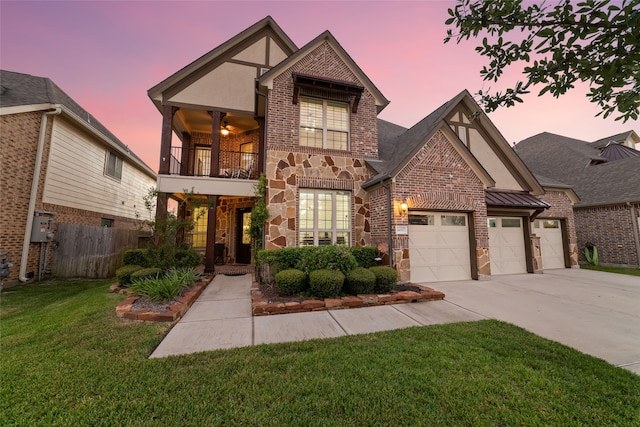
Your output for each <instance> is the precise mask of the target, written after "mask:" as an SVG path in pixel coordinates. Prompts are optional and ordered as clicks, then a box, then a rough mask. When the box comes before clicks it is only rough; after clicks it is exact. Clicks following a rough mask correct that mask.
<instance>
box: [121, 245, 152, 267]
mask: <svg viewBox="0 0 640 427" xmlns="http://www.w3.org/2000/svg"><path fill="white" fill-rule="evenodd" d="M123 259H124V265H139V266H141V267H148V266H149V265H148V264H147V251H146V250H144V249H128V250H126V251H125V252H124V255H123Z"/></svg>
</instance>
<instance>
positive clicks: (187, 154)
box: [169, 147, 258, 179]
mask: <svg viewBox="0 0 640 427" xmlns="http://www.w3.org/2000/svg"><path fill="white" fill-rule="evenodd" d="M219 153H220V155H219V161H218V171H217V173H215V174H213V175H211V149H210V148H209V147H195V148H182V147H171V163H170V165H169V175H182V176H209V177H211V176H212V177H218V178H239V179H258V168H257V167H256V166H257V165H258V153H253V152H244V151H224V150H220V152H219Z"/></svg>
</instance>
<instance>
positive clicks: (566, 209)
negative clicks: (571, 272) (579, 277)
mask: <svg viewBox="0 0 640 427" xmlns="http://www.w3.org/2000/svg"><path fill="white" fill-rule="evenodd" d="M538 198H539V199H540V200H543V201H545V202H547V203H548V204H550V205H551V207H550V208H549V209H547V210H545V211H544V212H542V213H541V214H540V215H538V217H537V218H539V219H545V218H550V219H564V220H565V226H566V232H567V237H568V240H569V241H568V244H569V261H570V266H571V267H572V268H577V267H579V263H578V236H577V235H576V222H575V218H574V215H573V203H571V199H569V196H568V195H567V193H565V192H564V191H557V190H549V191H546V192H545V194H544V195H543V196H539V197H538ZM533 230H534V232H535V229H533ZM542 268H544V265H543V266H542Z"/></svg>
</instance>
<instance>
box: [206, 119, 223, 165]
mask: <svg viewBox="0 0 640 427" xmlns="http://www.w3.org/2000/svg"><path fill="white" fill-rule="evenodd" d="M210 114H211V165H210V168H209V176H211V177H217V176H218V175H220V125H221V123H222V119H223V117H224V116H225V115H226V114H225V113H221V112H220V111H211V112H210Z"/></svg>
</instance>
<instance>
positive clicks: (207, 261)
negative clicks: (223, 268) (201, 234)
mask: <svg viewBox="0 0 640 427" xmlns="http://www.w3.org/2000/svg"><path fill="white" fill-rule="evenodd" d="M207 203H208V205H209V212H208V215H207V246H206V248H205V251H204V272H205V273H213V272H214V270H215V261H216V222H217V221H216V213H217V211H218V196H207Z"/></svg>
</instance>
